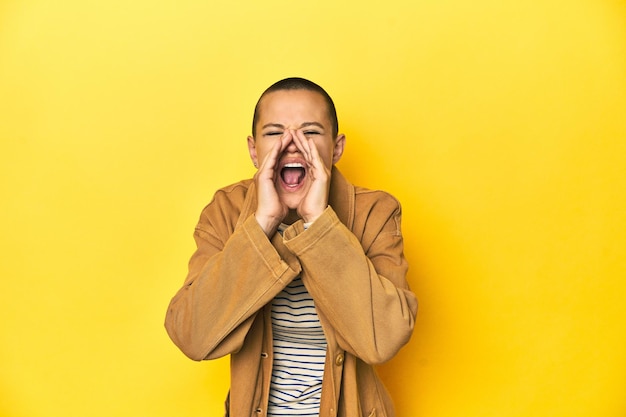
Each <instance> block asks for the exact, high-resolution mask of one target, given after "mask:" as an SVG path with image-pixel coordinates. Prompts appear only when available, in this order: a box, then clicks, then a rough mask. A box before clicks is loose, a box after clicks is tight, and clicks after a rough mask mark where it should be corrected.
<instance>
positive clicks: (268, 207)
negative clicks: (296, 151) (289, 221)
mask: <svg viewBox="0 0 626 417" xmlns="http://www.w3.org/2000/svg"><path fill="white" fill-rule="evenodd" d="M291 141H292V133H291V131H285V133H283V134H282V135H281V137H280V140H279V141H276V143H275V144H274V146H273V147H272V148H271V150H270V152H268V154H267V155H266V156H265V158H264V159H263V161H261V165H260V166H259V169H258V171H257V172H256V174H255V175H254V182H255V184H256V190H257V210H256V212H255V217H256V220H257V222H258V223H259V225H260V226H261V228H262V229H263V231H264V232H265V234H266V235H267V236H269V237H271V236H272V235H273V234H274V233H276V230H277V229H278V225H280V223H281V222H282V221H283V219H284V218H285V217H286V216H287V214H288V213H289V207H287V205H286V204H285V203H283V202H282V201H281V200H280V198H279V196H278V192H277V191H276V176H277V175H280V174H279V173H278V172H277V170H276V168H277V164H278V159H279V156H280V154H281V153H282V152H283V150H284V149H285V148H286V147H287V146H288V145H289V143H290V142H291Z"/></svg>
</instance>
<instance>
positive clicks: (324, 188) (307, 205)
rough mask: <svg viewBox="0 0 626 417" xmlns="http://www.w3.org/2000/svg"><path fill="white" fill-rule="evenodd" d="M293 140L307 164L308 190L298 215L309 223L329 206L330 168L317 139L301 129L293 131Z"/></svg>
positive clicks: (299, 206) (298, 208)
mask: <svg viewBox="0 0 626 417" xmlns="http://www.w3.org/2000/svg"><path fill="white" fill-rule="evenodd" d="M292 134H293V141H294V143H295V144H296V147H297V148H298V150H299V151H300V152H301V153H302V156H303V157H304V160H305V161H306V164H307V167H306V169H307V187H308V188H307V190H306V194H305V195H304V197H303V198H302V200H301V201H300V204H299V205H298V207H297V209H296V210H297V213H298V215H299V216H300V217H301V218H302V219H303V220H304V221H305V222H307V223H310V222H313V221H315V220H316V219H317V218H318V217H319V216H320V215H321V214H322V212H323V211H324V210H325V209H326V207H327V206H328V195H329V190H330V168H329V167H327V166H326V164H324V161H323V160H322V158H321V157H320V155H319V152H318V150H317V146H316V145H315V141H314V140H313V139H311V138H308V137H307V136H306V135H305V134H304V133H303V131H302V130H301V129H298V130H295V131H292Z"/></svg>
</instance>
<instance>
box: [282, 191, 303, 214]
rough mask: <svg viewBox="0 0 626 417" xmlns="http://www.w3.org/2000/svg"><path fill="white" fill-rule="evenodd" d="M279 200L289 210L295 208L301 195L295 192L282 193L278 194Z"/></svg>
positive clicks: (300, 199)
mask: <svg viewBox="0 0 626 417" xmlns="http://www.w3.org/2000/svg"><path fill="white" fill-rule="evenodd" d="M280 201H282V202H283V204H285V205H286V206H287V207H288V208H289V210H296V209H297V208H298V206H299V205H300V202H301V201H302V196H300V195H296V194H283V195H281V196H280Z"/></svg>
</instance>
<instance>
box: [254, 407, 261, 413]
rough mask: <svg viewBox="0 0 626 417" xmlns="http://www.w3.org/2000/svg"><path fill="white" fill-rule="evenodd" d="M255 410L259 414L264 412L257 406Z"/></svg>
mask: <svg viewBox="0 0 626 417" xmlns="http://www.w3.org/2000/svg"><path fill="white" fill-rule="evenodd" d="M254 412H255V413H257V414H262V413H263V410H261V409H260V408H257V409H256V410H254Z"/></svg>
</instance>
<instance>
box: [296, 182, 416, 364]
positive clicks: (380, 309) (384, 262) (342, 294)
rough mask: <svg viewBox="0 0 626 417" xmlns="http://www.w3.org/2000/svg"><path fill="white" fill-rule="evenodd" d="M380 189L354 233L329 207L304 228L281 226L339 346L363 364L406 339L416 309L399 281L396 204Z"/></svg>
mask: <svg viewBox="0 0 626 417" xmlns="http://www.w3.org/2000/svg"><path fill="white" fill-rule="evenodd" d="M383 195H384V197H385V198H384V199H383V200H382V201H380V202H378V203H375V204H373V206H372V207H370V208H369V213H368V214H367V219H366V221H365V223H364V224H365V228H364V229H363V231H362V235H361V232H359V234H360V241H359V239H358V238H357V237H356V236H355V235H354V234H353V232H352V231H350V230H349V229H348V228H347V227H346V226H344V225H343V224H342V223H341V222H340V221H339V219H338V218H337V215H336V214H335V212H334V211H333V210H332V208H330V207H328V208H327V209H326V211H325V212H324V213H323V215H322V216H320V217H319V218H318V219H317V220H316V221H315V222H314V223H313V224H312V225H310V227H309V228H308V229H307V230H304V227H303V225H302V223H296V224H294V225H292V226H291V227H290V228H289V229H287V230H286V231H285V234H284V236H285V244H286V245H287V247H288V248H289V249H291V250H292V251H293V252H294V253H295V255H296V256H297V257H298V258H299V260H300V262H301V265H302V270H303V273H302V276H303V282H304V283H305V285H306V287H307V289H308V291H309V293H310V294H311V295H312V296H313V299H314V300H315V304H316V307H317V308H318V310H319V311H320V313H321V314H320V316H322V315H323V316H324V317H325V319H326V320H327V321H328V322H329V324H330V325H331V326H332V327H333V329H334V331H335V333H336V336H337V341H338V344H339V346H340V347H341V348H342V349H344V350H346V351H347V352H349V353H351V354H353V355H355V356H357V357H358V358H360V359H361V360H363V361H364V362H366V363H369V364H378V363H382V362H385V361H387V360H389V359H391V358H392V357H393V356H394V355H395V354H396V353H397V352H398V350H399V349H400V348H401V347H402V346H403V345H405V344H406V343H407V342H408V341H409V339H410V337H411V333H412V331H413V327H414V323H415V316H416V313H417V299H416V297H415V295H414V294H413V293H412V292H411V290H410V289H409V286H408V283H407V281H406V273H407V269H408V266H407V262H406V260H405V258H404V254H403V242H402V234H401V230H400V219H401V209H400V205H399V203H398V202H397V200H395V199H394V198H393V197H391V196H390V195H388V194H383Z"/></svg>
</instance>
